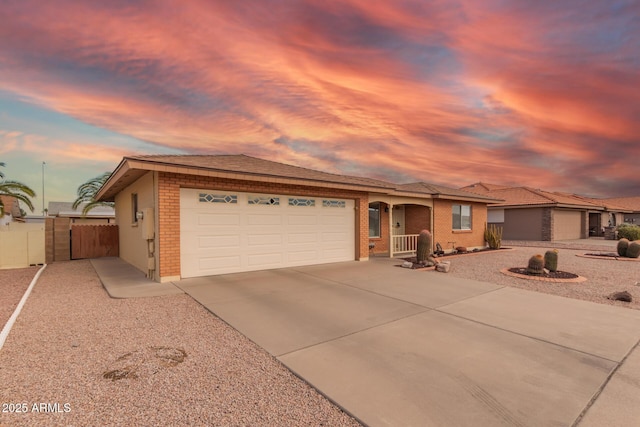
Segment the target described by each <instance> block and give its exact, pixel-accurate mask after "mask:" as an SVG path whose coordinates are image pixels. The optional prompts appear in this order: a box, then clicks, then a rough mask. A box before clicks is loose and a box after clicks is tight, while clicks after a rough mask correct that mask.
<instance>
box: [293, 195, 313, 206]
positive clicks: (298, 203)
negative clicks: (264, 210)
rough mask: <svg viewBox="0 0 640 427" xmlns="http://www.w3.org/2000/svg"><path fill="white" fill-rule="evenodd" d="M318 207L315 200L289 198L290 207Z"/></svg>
mask: <svg viewBox="0 0 640 427" xmlns="http://www.w3.org/2000/svg"><path fill="white" fill-rule="evenodd" d="M315 205H316V201H315V199H305V198H302V197H298V198H291V197H290V198H289V206H308V207H313V206H315Z"/></svg>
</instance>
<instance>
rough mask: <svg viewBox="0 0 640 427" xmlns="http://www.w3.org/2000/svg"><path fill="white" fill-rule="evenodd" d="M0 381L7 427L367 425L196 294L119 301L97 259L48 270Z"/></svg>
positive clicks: (5, 353)
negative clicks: (101, 273)
mask: <svg viewBox="0 0 640 427" xmlns="http://www.w3.org/2000/svg"><path fill="white" fill-rule="evenodd" d="M26 270H27V271H21V270H7V271H10V272H12V273H15V274H16V276H15V277H17V278H23V276H29V274H27V273H30V277H28V280H27V278H26V277H24V279H20V280H21V281H25V280H26V283H27V284H28V283H29V281H30V280H31V277H33V275H34V274H35V272H36V271H37V270H35V269H34V270H32V269H26ZM2 273H3V276H2V277H3V283H2V285H3V290H4V285H5V283H4V282H6V281H7V277H9V276H7V275H5V274H8V273H6V272H2ZM8 280H9V282H11V283H14V282H13V281H14V279H13V277H11V278H10V279H8ZM17 282H18V281H16V283H17ZM10 287H11V288H12V289H13V286H10ZM16 287H17V285H16ZM23 288H24V289H26V285H25V286H24V287H23ZM24 289H23V291H24ZM12 292H13V291H12ZM20 297H21V295H20V296H18V300H19V298H20ZM13 299H14V298H12V299H11V300H13ZM16 303H17V301H16ZM0 305H2V306H3V308H2V310H3V311H2V313H4V312H5V310H6V308H5V307H4V306H5V299H4V298H3V299H2V303H0ZM7 305H8V304H7ZM7 317H8V316H7ZM105 375H106V377H107V378H105ZM0 384H2V387H0V403H1V404H2V405H3V408H2V412H0V425H2V426H5V425H7V426H14V425H15V426H26V425H34V426H35V425H37V426H41V425H122V426H132V425H225V426H227V425H344V426H356V425H359V424H358V423H357V422H356V421H355V420H354V419H353V418H351V417H350V416H348V415H347V414H345V413H343V412H342V411H341V410H340V409H338V408H337V407H336V406H334V405H333V404H332V403H330V402H329V401H328V400H327V399H325V398H324V397H323V396H321V395H320V394H319V393H317V392H316V391H315V390H314V389H312V388H311V387H310V386H308V385H307V384H306V383H305V382H303V381H302V380H300V379H299V378H298V377H296V376H294V375H293V374H292V373H290V372H289V371H288V370H287V369H286V368H285V367H284V366H282V365H281V364H280V363H279V362H278V361H276V360H275V359H274V358H273V357H271V356H270V355H269V354H268V353H266V352H265V351H263V350H262V349H260V348H259V347H258V346H256V345H255V344H253V343H252V342H250V341H249V340H248V339H246V338H245V337H244V336H242V335H240V334H239V333H238V332H236V331H235V330H234V329H232V328H231V327H229V326H228V325H227V324H225V323H224V322H222V321H221V320H219V319H218V318H217V317H215V316H213V315H211V314H210V313H209V312H208V311H206V310H205V309H204V308H203V307H202V306H200V305H199V304H197V303H196V302H195V301H193V300H192V299H191V298H190V297H188V296H187V295H177V296H168V297H157V298H143V299H127V300H116V299H111V298H109V297H108V296H107V294H106V292H105V290H104V289H103V288H102V285H101V284H100V282H99V280H98V278H97V276H96V274H95V272H94V270H93V268H92V267H91V264H90V263H89V262H88V261H72V262H63V263H54V264H51V265H49V266H48V267H47V268H46V270H45V271H44V273H43V274H42V276H41V277H40V279H39V281H38V283H37V284H36V286H35V288H34V290H33V292H32V294H31V296H30V298H29V300H28V302H27V304H26V305H25V307H24V309H23V311H22V313H21V315H20V317H19V318H18V321H17V322H16V324H15V326H14V328H13V330H12V332H11V334H10V335H9V337H8V339H7V341H6V343H5V346H4V348H3V349H2V351H0ZM23 404H24V405H23ZM16 409H25V410H26V413H15V411H16ZM8 411H12V412H13V413H8Z"/></svg>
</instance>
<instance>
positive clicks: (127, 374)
mask: <svg viewBox="0 0 640 427" xmlns="http://www.w3.org/2000/svg"><path fill="white" fill-rule="evenodd" d="M186 357H187V352H186V351H184V350H183V349H181V348H173V347H148V348H145V349H142V350H136V351H131V352H129V353H125V354H123V355H122V356H120V357H118V358H117V359H116V360H115V362H114V363H113V364H112V366H110V367H109V369H108V370H106V371H105V372H104V373H103V374H102V377H103V378H105V379H108V380H112V381H118V380H124V379H137V378H146V377H149V376H151V375H155V374H156V373H158V372H160V371H161V370H163V369H166V368H172V367H174V366H177V365H178V364H180V363H182V362H184V359H185V358H186Z"/></svg>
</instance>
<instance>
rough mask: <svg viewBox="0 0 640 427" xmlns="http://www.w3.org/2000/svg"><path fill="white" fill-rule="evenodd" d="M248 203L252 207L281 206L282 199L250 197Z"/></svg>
mask: <svg viewBox="0 0 640 427" xmlns="http://www.w3.org/2000/svg"><path fill="white" fill-rule="evenodd" d="M248 202H249V204H250V205H266V206H279V205H280V197H275V196H255V195H249V196H248Z"/></svg>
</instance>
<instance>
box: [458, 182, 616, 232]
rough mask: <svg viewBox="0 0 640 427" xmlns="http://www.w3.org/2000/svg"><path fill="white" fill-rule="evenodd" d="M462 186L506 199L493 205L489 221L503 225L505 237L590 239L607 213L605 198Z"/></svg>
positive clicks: (522, 188) (507, 188) (531, 189)
mask: <svg viewBox="0 0 640 427" xmlns="http://www.w3.org/2000/svg"><path fill="white" fill-rule="evenodd" d="M462 189H463V190H465V191H470V192H474V193H478V194H482V195H485V196H490V197H493V198H497V199H502V200H503V201H502V202H499V203H493V204H491V205H489V207H488V220H487V222H488V223H490V224H496V225H498V226H502V227H503V239H505V240H537V241H555V240H571V239H586V238H588V237H589V234H590V230H591V233H592V234H593V233H594V227H595V228H596V229H597V231H598V232H600V231H601V228H602V223H603V222H602V221H603V220H602V219H601V218H602V214H603V213H606V208H605V206H604V204H603V203H602V202H601V201H597V202H595V201H593V199H588V198H584V197H578V196H575V195H572V194H565V193H552V192H548V191H543V190H536V189H533V188H529V187H507V186H500V185H495V184H486V183H482V182H479V183H476V184H472V185H469V186H467V187H463V188H462Z"/></svg>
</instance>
